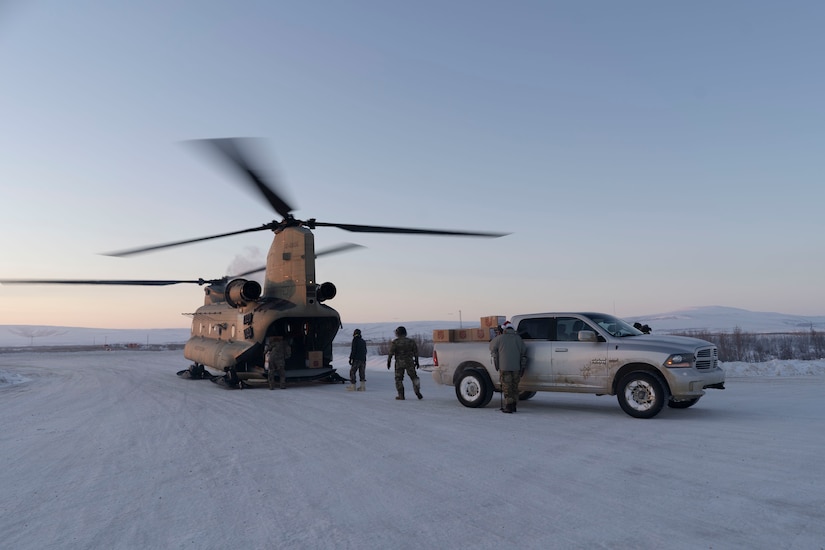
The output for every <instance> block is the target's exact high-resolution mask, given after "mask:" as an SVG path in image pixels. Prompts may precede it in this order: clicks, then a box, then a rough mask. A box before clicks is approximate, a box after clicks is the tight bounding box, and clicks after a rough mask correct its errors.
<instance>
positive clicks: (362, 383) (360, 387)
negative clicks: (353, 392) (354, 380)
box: [353, 382, 367, 391]
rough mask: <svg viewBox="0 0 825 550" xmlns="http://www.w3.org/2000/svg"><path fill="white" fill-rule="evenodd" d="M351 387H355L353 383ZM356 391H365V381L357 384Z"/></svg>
mask: <svg viewBox="0 0 825 550" xmlns="http://www.w3.org/2000/svg"><path fill="white" fill-rule="evenodd" d="M353 387H355V384H353ZM358 391H367V383H366V382H361V384H360V385H359V386H358Z"/></svg>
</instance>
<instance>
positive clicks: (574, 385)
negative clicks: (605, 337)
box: [551, 317, 607, 392]
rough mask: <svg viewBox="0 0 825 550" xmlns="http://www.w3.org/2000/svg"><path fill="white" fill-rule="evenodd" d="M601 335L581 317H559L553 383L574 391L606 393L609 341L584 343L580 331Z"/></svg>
mask: <svg viewBox="0 0 825 550" xmlns="http://www.w3.org/2000/svg"><path fill="white" fill-rule="evenodd" d="M582 330H591V331H593V332H595V333H596V335H597V336H598V334H599V332H598V331H597V330H596V329H595V328H594V327H592V326H591V325H590V324H589V323H588V322H587V321H585V320H583V319H579V318H578V317H557V318H556V341H555V342H553V345H552V348H553V351H552V358H551V363H552V365H551V371H552V376H551V379H552V384H553V386H555V387H557V388H559V389H568V390H570V391H582V392H591V391H596V390H599V391H606V389H607V342H580V341H579V332H580V331H582Z"/></svg>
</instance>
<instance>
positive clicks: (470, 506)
mask: <svg viewBox="0 0 825 550" xmlns="http://www.w3.org/2000/svg"><path fill="white" fill-rule="evenodd" d="M337 349H338V351H340V350H341V349H344V348H337ZM344 352H346V350H345V349H344ZM384 361H385V360H384V358H383V357H380V356H372V357H371V358H370V362H369V365H368V382H367V391H366V392H364V393H360V392H348V391H345V389H344V386H343V385H340V384H317V383H315V384H307V385H300V386H293V387H290V388H288V389H287V390H283V391H282V390H276V391H269V390H266V389H249V390H243V391H229V390H224V389H222V388H220V387H218V386H217V385H215V384H211V383H210V382H208V381H192V380H185V379H181V378H178V377H177V376H175V374H174V373H175V371H176V370H178V369H181V368H184V367H185V366H186V365H187V362H186V361H185V360H184V359H183V357H182V356H181V352H180V351H160V352H148V351H113V352H105V351H96V352H76V353H36V352H22V353H5V354H0V426H2V430H0V464H2V468H0V488H2V490H0V547H3V548H14V549H27V548H31V549H48V548H141V549H143V548H164V549H166V548H198V549H204V548H216V549H217V548H221V549H223V548H353V549H358V550H364V549H373V548H374V549H383V548H396V549H398V548H400V549H404V548H410V549H412V548H415V549H420V548H535V549H546V548H588V549H589V548H641V549H647V548H650V549H654V548H655V549H659V548H671V549H674V548H675V549H682V548H684V549H696V548H713V549H721V548H742V549H752V548H771V549H774V548H785V549H813V548H822V547H823V545H825V461H823V460H822V458H823V451H825V362H823V361H817V362H782V363H780V362H775V363H770V364H758V365H745V364H727V365H725V367H726V369H727V371H728V381H727V389H725V390H722V391H719V390H711V391H708V394H707V395H706V396H705V397H704V398H703V399H702V401H700V402H699V403H698V404H697V405H696V406H695V407H693V408H690V409H687V410H672V409H666V410H665V411H663V412H662V413H661V414H660V415H659V416H658V417H656V418H654V419H651V420H638V419H634V418H631V417H629V416H627V415H626V414H624V413H623V412H622V411H621V409H620V408H619V406H618V404H617V402H616V399H615V398H614V397H608V396H603V397H596V396H591V395H567V394H539V395H538V396H536V397H535V398H534V399H532V400H530V401H527V402H523V403H522V404H521V405H519V412H518V413H517V414H515V415H503V414H500V413H499V412H498V407H497V406H496V401H494V402H493V403H491V405H490V406H488V407H487V408H485V409H467V408H464V407H462V406H461V405H460V404H459V403H458V401H457V400H456V398H455V394H454V391H453V388H451V387H445V386H437V385H435V383H434V382H433V381H432V379H431V378H430V377H429V375H428V373H426V372H422V388H423V393H424V400H423V401H418V400H416V399H408V400H406V401H403V402H401V401H396V400H395V399H394V395H395V390H394V387H393V380H392V375H391V374H390V373H389V372H388V371H387V370H386V368H385V366H384ZM335 364H337V365H346V361H345V356H341V354H340V353H338V354H337V356H336V361H335ZM339 372H344V369H340V370H339ZM407 387H408V388H409V382H408V383H407ZM496 399H497V398H496Z"/></svg>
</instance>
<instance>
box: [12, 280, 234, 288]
mask: <svg viewBox="0 0 825 550" xmlns="http://www.w3.org/2000/svg"><path fill="white" fill-rule="evenodd" d="M217 282H220V279H213V280H206V279H197V280H170V279H114V280H110V279H0V284H4V285H120V286H169V285H177V284H197V285H205V284H212V283H217Z"/></svg>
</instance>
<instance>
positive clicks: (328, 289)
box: [315, 283, 338, 302]
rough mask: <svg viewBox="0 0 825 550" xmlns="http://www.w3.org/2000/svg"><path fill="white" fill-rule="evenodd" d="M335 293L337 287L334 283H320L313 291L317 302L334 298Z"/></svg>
mask: <svg viewBox="0 0 825 550" xmlns="http://www.w3.org/2000/svg"><path fill="white" fill-rule="evenodd" d="M337 293H338V289H336V288H335V285H334V284H332V283H321V284H320V285H319V286H318V290H317V291H316V292H315V298H317V299H318V301H319V302H323V301H324V300H332V299H333V298H335V295H336V294H337Z"/></svg>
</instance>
